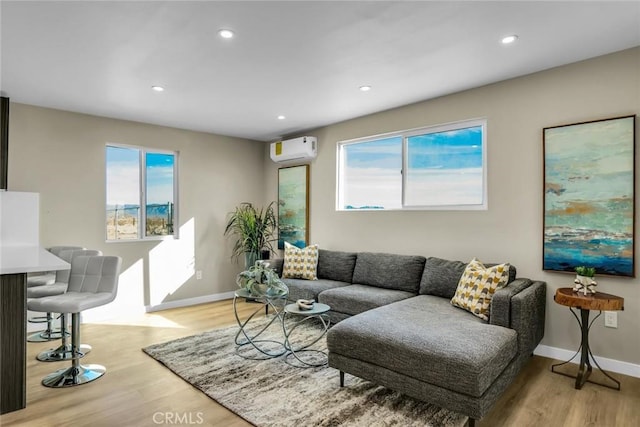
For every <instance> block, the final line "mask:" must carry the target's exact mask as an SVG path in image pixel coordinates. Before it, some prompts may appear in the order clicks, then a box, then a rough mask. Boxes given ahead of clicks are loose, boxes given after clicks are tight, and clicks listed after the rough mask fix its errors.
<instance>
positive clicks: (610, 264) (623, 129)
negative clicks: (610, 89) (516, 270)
mask: <svg viewBox="0 0 640 427" xmlns="http://www.w3.org/2000/svg"><path fill="white" fill-rule="evenodd" d="M543 139H544V244H543V269H544V270H554V271H568V272H574V269H575V267H577V266H580V265H584V266H587V267H594V268H595V269H596V273H597V274H603V275H614V276H628V277H634V272H635V269H634V218H635V202H634V201H635V183H634V175H635V173H634V158H635V116H627V117H617V118H613V119H605V120H598V121H593V122H587V123H579V124H572V125H565V126H557V127H549V128H545V129H544V134H543Z"/></svg>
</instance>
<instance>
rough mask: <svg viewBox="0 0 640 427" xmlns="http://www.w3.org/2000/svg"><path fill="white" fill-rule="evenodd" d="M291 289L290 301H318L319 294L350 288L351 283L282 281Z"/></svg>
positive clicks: (322, 280) (300, 280)
mask: <svg viewBox="0 0 640 427" xmlns="http://www.w3.org/2000/svg"><path fill="white" fill-rule="evenodd" d="M282 281H283V282H284V283H285V285H287V287H288V288H289V296H288V299H289V300H290V301H296V300H299V299H312V300H316V301H318V294H319V293H320V292H323V291H326V290H327V289H333V288H339V287H342V286H349V285H350V283H345V282H339V281H337V280H325V279H319V280H304V279H282Z"/></svg>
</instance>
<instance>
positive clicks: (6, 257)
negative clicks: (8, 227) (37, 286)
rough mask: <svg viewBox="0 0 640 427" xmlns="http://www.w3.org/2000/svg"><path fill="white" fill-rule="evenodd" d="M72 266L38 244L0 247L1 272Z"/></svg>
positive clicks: (27, 271) (38, 270)
mask: <svg viewBox="0 0 640 427" xmlns="http://www.w3.org/2000/svg"><path fill="white" fill-rule="evenodd" d="M69 268H71V267H70V265H69V263H68V262H65V261H63V260H61V259H60V258H58V257H57V256H55V255H53V254H52V253H51V252H49V251H47V250H46V249H44V248H41V247H38V246H3V247H0V274H17V273H34V272H40V271H55V270H68V269H69Z"/></svg>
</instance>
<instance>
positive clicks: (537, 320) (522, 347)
mask: <svg viewBox="0 0 640 427" xmlns="http://www.w3.org/2000/svg"><path fill="white" fill-rule="evenodd" d="M546 289H547V285H546V283H545V282H540V281H535V282H534V281H531V280H529V279H516V280H514V281H513V282H511V283H510V284H509V286H506V287H505V288H502V289H499V290H498V291H496V293H495V294H494V295H493V298H492V300H491V315H490V317H489V321H490V323H491V324H493V325H499V326H504V327H507V328H511V329H515V331H516V332H517V333H518V352H519V353H520V354H527V355H530V354H531V353H533V350H534V349H535V348H536V346H537V345H538V344H539V343H540V341H541V340H542V337H543V336H544V324H545V309H546V303H547V300H546Z"/></svg>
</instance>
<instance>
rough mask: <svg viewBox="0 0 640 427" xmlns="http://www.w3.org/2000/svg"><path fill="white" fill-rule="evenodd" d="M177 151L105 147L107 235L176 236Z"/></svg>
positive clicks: (118, 237) (127, 237)
mask: <svg viewBox="0 0 640 427" xmlns="http://www.w3.org/2000/svg"><path fill="white" fill-rule="evenodd" d="M177 159H178V153H176V152H170V151H160V150H151V149H147V148H142V147H131V146H122V145H107V147H106V187H107V188H106V190H107V191H106V195H107V200H106V238H107V240H108V241H113V240H140V239H148V238H158V237H160V236H171V235H173V236H175V235H176V227H175V226H174V224H175V221H176V218H177V206H176V203H175V201H176V200H177V197H176V194H177V188H178V186H177V176H178V174H177V166H178V162H177Z"/></svg>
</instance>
